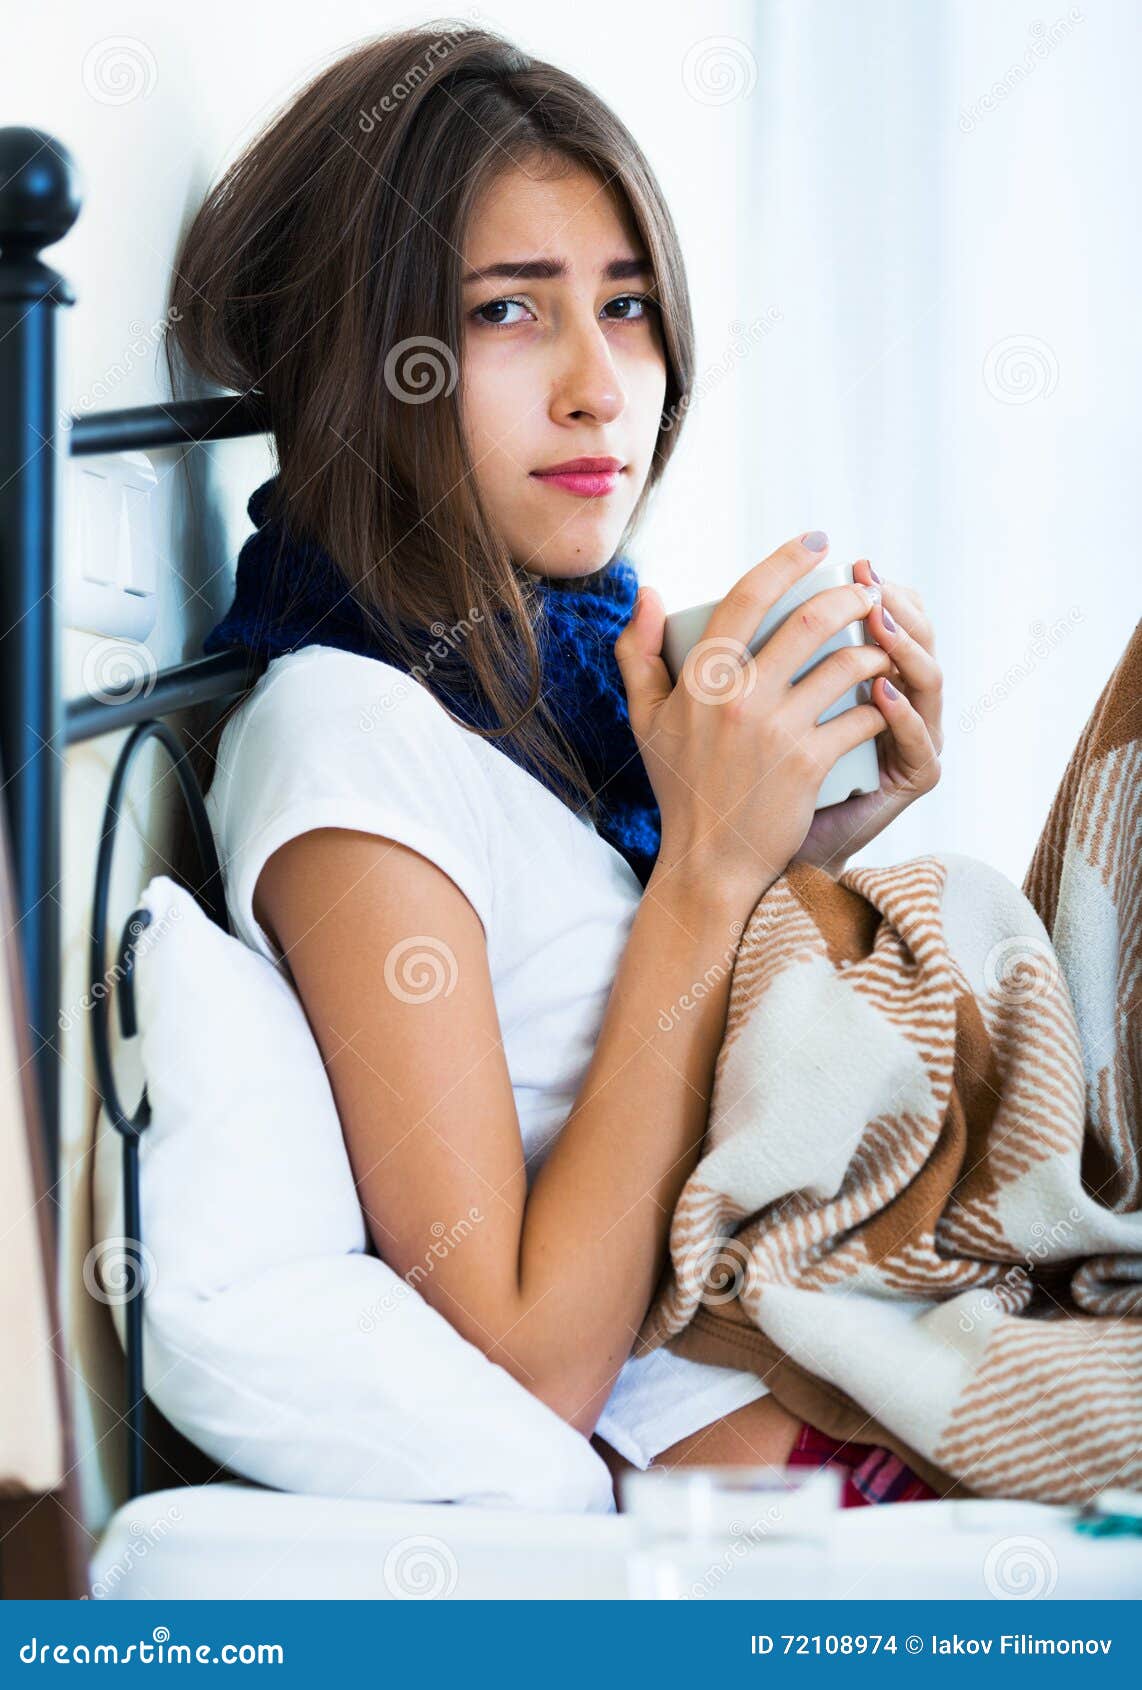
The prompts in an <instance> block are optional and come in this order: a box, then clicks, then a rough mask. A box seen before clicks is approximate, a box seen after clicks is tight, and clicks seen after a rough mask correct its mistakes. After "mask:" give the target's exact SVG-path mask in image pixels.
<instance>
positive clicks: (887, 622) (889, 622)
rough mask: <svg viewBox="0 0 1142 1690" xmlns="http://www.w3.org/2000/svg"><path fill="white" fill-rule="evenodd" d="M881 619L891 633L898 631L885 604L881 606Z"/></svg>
mask: <svg viewBox="0 0 1142 1690" xmlns="http://www.w3.org/2000/svg"><path fill="white" fill-rule="evenodd" d="M880 620H881V621H882V622H883V623H884V626H885V627H886V628H887V629H888V632H889V633H890V634H894V633H895V632H896V623H895V622H894V621H893V620H892V618H891V616H890V615H889V614H888V612H887V610H885V608H884V606H883V605H881V607H880Z"/></svg>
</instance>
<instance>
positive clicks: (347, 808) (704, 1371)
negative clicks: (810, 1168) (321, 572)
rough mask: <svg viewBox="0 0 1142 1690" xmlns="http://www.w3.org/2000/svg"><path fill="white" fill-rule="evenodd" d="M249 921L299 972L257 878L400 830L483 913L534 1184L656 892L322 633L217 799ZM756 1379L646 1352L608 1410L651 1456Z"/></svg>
mask: <svg viewBox="0 0 1142 1690" xmlns="http://www.w3.org/2000/svg"><path fill="white" fill-rule="evenodd" d="M206 808H207V813H208V815H209V818H210V823H211V827H212V829H213V832H214V838H215V842H216V844H217V848H218V854H219V857H220V859H221V862H222V870H223V878H224V882H225V888H226V898H227V904H228V907H229V912H230V918H231V921H232V923H233V926H234V931H235V933H236V934H237V935H238V937H239V938H240V939H242V940H243V941H244V942H245V943H246V944H247V945H250V946H251V947H253V949H255V950H257V951H259V952H260V953H261V954H262V955H263V956H265V957H267V958H268V959H269V960H270V961H271V962H273V963H274V964H275V966H276V967H278V968H279V969H280V970H281V971H282V973H283V974H285V975H286V977H287V978H288V977H289V976H288V968H287V966H286V964H285V963H284V961H283V960H282V958H281V956H280V953H279V952H278V951H277V948H276V947H275V946H274V945H273V943H272V942H271V940H270V939H269V937H268V935H267V934H266V932H265V931H264V929H263V928H262V927H261V926H260V925H259V924H258V923H257V922H256V921H255V919H254V914H253V909H252V900H253V893H254V887H255V885H256V883H257V879H258V875H259V873H260V871H261V869H262V866H263V864H264V863H265V862H266V860H267V859H268V858H269V857H270V856H271V855H272V854H273V852H274V851H276V850H277V848H278V846H279V845H282V844H284V843H285V841H286V840H287V839H292V838H294V837H295V836H296V835H297V834H301V833H305V832H307V831H308V830H310V829H311V828H319V827H344V828H353V829H356V830H358V831H363V832H366V833H376V834H380V835H383V836H384V837H386V838H389V839H395V840H397V841H398V842H399V843H401V844H403V845H407V846H409V847H410V848H411V849H412V850H415V851H417V852H419V853H420V855H422V856H424V857H427V858H428V859H429V860H430V861H431V862H434V863H436V864H437V865H438V866H439V867H440V868H441V869H442V870H443V871H444V873H445V874H447V875H448V876H449V878H450V879H451V880H452V881H454V882H455V884H456V885H457V886H458V887H459V888H460V890H461V892H463V893H464V895H465V897H466V898H467V899H468V901H469V902H470V903H471V905H472V907H473V908H474V910H475V911H476V914H477V915H478V916H479V918H480V921H481V923H482V925H483V928H484V932H485V935H486V939H487V945H488V959H489V964H490V972H491V979H492V987H493V991H494V995H495V1001H496V1009H497V1013H498V1016H499V1022H500V1030H501V1034H502V1038H503V1047H504V1054H505V1057H506V1060H507V1066H508V1071H509V1074H510V1076H511V1083H512V1091H513V1093H514V1096H515V1104H516V1111H517V1113H518V1116H519V1127H520V1134H521V1137H522V1141H523V1151H524V1157H525V1163H526V1171H527V1183H528V1185H529V1186H530V1184H531V1182H532V1180H533V1179H534V1177H535V1175H536V1173H537V1172H538V1170H539V1168H540V1167H541V1166H542V1164H543V1162H544V1159H545V1157H546V1155H547V1152H548V1150H549V1149H550V1147H551V1145H552V1143H553V1142H554V1140H555V1138H556V1136H557V1135H558V1133H559V1131H560V1129H561V1127H562V1126H563V1124H564V1122H565V1121H566V1119H567V1116H568V1115H569V1114H570V1112H571V1107H572V1105H573V1103H574V1101H575V1098H576V1095H577V1094H578V1091H579V1087H580V1085H581V1083H582V1080H583V1076H584V1073H585V1071H586V1068H587V1065H588V1063H589V1062H590V1059H591V1054H592V1052H593V1050H594V1047H595V1043H596V1040H597V1038H598V1034H599V1028H600V1025H601V1022H602V1019H603V1013H604V1010H605V1008H606V1004H607V998H608V995H609V993H610V989H611V984H612V982H613V979H614V975H615V970H616V968H617V965H618V962H619V958H620V957H621V955H622V952H623V948H624V946H625V944H626V940H627V935H628V932H629V929H630V923H631V918H632V917H633V915H634V912H635V909H636V908H637V906H638V902H639V899H640V897H641V895H642V888H641V886H640V884H639V881H638V877H637V876H636V875H635V873H634V871H633V869H632V868H631V867H630V865H629V863H627V861H626V859H625V858H624V857H623V856H622V854H621V853H620V852H618V851H616V850H615V849H614V847H613V846H611V845H610V844H609V843H608V842H607V841H606V840H605V839H603V838H602V837H601V836H600V835H599V834H598V833H597V832H596V830H595V828H594V826H593V825H592V823H591V821H590V820H589V818H587V817H586V816H583V815H579V814H576V812H575V811H573V810H572V809H570V808H569V807H568V806H567V805H566V804H564V803H563V802H562V800H561V799H559V798H557V797H556V796H555V794H554V793H552V792H550V791H548V789H547V788H546V787H545V786H544V785H543V784H542V782H541V781H538V780H536V779H535V778H534V777H533V776H532V775H530V774H529V773H528V772H527V771H526V770H525V769H521V768H520V767H519V765H518V764H517V763H515V762H513V761H512V759H511V758H510V757H508V756H507V755H506V753H504V752H503V751H501V750H500V749H499V748H498V747H497V746H495V745H494V744H491V743H489V742H488V741H487V740H483V739H481V738H480V737H479V736H478V735H476V734H474V733H470V732H469V731H468V730H467V729H466V728H464V727H463V726H462V725H461V724H459V723H458V722H456V721H454V720H453V719H452V718H451V717H450V716H449V714H448V712H447V711H446V710H445V709H444V707H443V706H442V705H441V704H440V703H439V702H438V700H437V699H435V698H434V697H433V696H432V694H431V693H430V692H429V691H428V689H427V688H426V687H425V686H423V685H421V683H420V682H418V681H416V680H414V679H413V678H412V677H411V676H409V675H407V674H405V673H404V672H403V671H402V670H400V669H398V668H395V667H394V666H392V665H391V664H388V663H384V662H381V661H380V660H379V659H376V658H371V657H361V656H358V655H356V654H355V653H353V652H347V651H342V650H341V649H339V648H338V647H334V646H323V645H309V646H304V647H302V648H301V649H300V650H298V651H295V652H289V653H287V654H285V655H283V656H281V657H276V658H274V659H272V661H271V662H270V663H269V664H268V665H267V667H266V670H265V672H264V674H262V676H261V677H260V678H259V680H258V681H257V683H256V684H255V686H254V687H253V689H252V691H251V692H250V694H249V695H248V697H247V698H246V699H244V700H243V702H242V703H241V705H239V707H238V708H237V709H236V711H235V712H234V714H233V715H232V717H231V718H230V720H229V721H228V722H227V724H226V727H225V729H224V731H223V733H222V737H221V740H220V742H219V745H218V751H217V769H216V772H215V776H214V779H213V781H212V783H211V786H210V791H209V793H208V795H207V800H206ZM766 1390H767V1387H766V1386H765V1385H764V1384H763V1383H762V1381H761V1380H760V1379H759V1378H758V1377H757V1376H756V1375H755V1374H753V1373H749V1372H744V1371H740V1370H739V1369H737V1368H728V1367H711V1366H708V1365H706V1364H704V1363H697V1362H692V1361H687V1360H685V1359H684V1358H683V1357H680V1356H675V1355H673V1354H671V1353H670V1352H669V1351H665V1350H655V1351H652V1352H651V1353H650V1354H649V1355H647V1356H644V1357H639V1358H634V1357H632V1358H630V1359H629V1360H628V1361H627V1362H626V1363H625V1365H624V1366H623V1368H622V1369H621V1371H620V1373H619V1375H618V1377H617V1378H616V1381H615V1385H614V1388H613V1390H612V1393H611V1396H610V1398H609V1399H608V1401H607V1404H606V1406H605V1408H604V1411H603V1414H602V1416H601V1418H600V1420H599V1422H598V1431H599V1434H600V1436H601V1437H603V1438H605V1439H606V1440H607V1442H608V1443H610V1444H611V1445H612V1447H613V1448H615V1449H617V1450H618V1451H619V1453H620V1454H621V1455H624V1456H625V1457H626V1458H627V1460H629V1461H632V1462H634V1464H635V1465H636V1466H638V1467H646V1466H648V1465H649V1464H650V1462H651V1461H652V1460H653V1459H654V1457H655V1455H657V1454H658V1453H659V1452H660V1451H661V1450H663V1449H666V1448H667V1447H668V1446H669V1445H670V1444H672V1443H675V1442H676V1441H677V1440H678V1439H679V1438H682V1437H685V1436H686V1435H687V1434H688V1433H690V1432H693V1431H696V1430H697V1429H698V1428H699V1427H701V1426H705V1425H708V1424H709V1423H710V1422H711V1421H712V1420H716V1419H718V1418H720V1417H721V1416H722V1415H724V1414H728V1413H729V1412H730V1411H731V1410H732V1409H734V1408H738V1407H740V1406H741V1405H742V1404H744V1403H747V1402H751V1401H753V1400H754V1399H755V1398H756V1397H759V1396H763V1395H765V1393H766Z"/></svg>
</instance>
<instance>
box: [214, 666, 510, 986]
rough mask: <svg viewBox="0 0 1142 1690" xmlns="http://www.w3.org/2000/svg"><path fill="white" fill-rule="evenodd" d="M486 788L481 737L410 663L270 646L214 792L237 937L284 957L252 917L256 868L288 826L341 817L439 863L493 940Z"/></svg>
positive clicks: (301, 828) (236, 720) (336, 823)
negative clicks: (273, 654) (271, 653)
mask: <svg viewBox="0 0 1142 1690" xmlns="http://www.w3.org/2000/svg"><path fill="white" fill-rule="evenodd" d="M489 799H490V793H489V787H488V782H487V779H486V776H485V774H484V772H483V770H482V768H481V765H480V763H479V761H478V760H477V758H476V756H475V755H474V741H473V736H472V735H470V734H469V732H468V730H467V729H466V728H464V727H462V726H461V725H460V724H459V723H458V722H455V721H454V720H453V719H452V718H451V717H450V716H449V714H448V712H447V711H446V710H445V708H444V706H443V705H442V704H440V703H439V701H438V700H437V699H435V698H434V697H433V696H432V694H431V693H430V692H429V691H428V689H427V688H426V687H424V686H423V685H422V684H421V683H420V682H418V681H416V680H414V679H413V678H412V677H411V676H409V675H407V674H405V673H404V672H403V671H402V670H400V669H397V668H395V667H394V666H393V665H391V664H388V663H384V662H381V661H380V660H379V659H375V658H370V657H363V656H360V655H358V654H357V653H355V652H348V651H342V650H340V649H339V648H336V647H333V646H305V647H303V648H301V649H300V650H298V651H296V652H289V653H286V654H285V655H283V656H281V657H277V658H274V659H273V661H272V662H271V663H270V664H269V665H268V666H267V668H266V670H265V672H264V674H263V675H262V676H261V677H260V678H259V680H258V681H257V683H256V685H255V686H254V688H253V689H252V691H251V693H250V695H249V696H248V697H247V698H246V699H244V700H243V701H242V703H241V704H240V705H239V706H238V709H237V710H236V711H235V713H234V716H233V718H232V719H231V721H229V722H228V723H227V725H226V727H225V729H224V730H223V733H222V736H221V739H220V741H219V744H218V751H217V759H216V770H215V775H214V779H213V781H212V783H211V786H210V790H209V792H208V794H207V799H206V807H207V814H208V816H209V818H210V824H211V827H212V829H213V832H214V838H215V843H216V845H217V848H218V853H219V857H220V859H221V862H222V872H223V880H224V884H225V889H226V899H227V905H228V908H229V911H230V917H231V920H232V922H233V924H234V929H235V931H236V933H237V934H238V937H239V938H241V939H242V940H243V941H244V942H245V943H246V944H248V945H250V946H252V947H253V948H254V949H255V950H257V951H260V952H261V954H262V955H263V956H265V957H268V958H269V960H270V961H271V962H274V963H275V964H277V963H280V960H281V958H280V953H279V952H278V950H277V948H276V947H275V946H274V944H273V942H272V941H271V939H270V937H269V935H268V934H267V933H266V932H265V930H264V928H262V927H261V926H260V924H259V923H258V922H257V921H255V919H254V912H253V897H254V888H255V886H256V885H257V880H258V875H259V874H260V873H261V870H262V867H263V865H264V864H265V863H266V861H267V860H268V859H269V858H270V857H271V856H272V855H273V853H274V852H275V851H276V850H277V849H278V847H279V846H280V845H284V844H285V843H286V841H287V840H288V839H292V838H294V837H296V836H297V835H299V834H302V833H307V832H309V831H310V830H311V829H313V828H319V827H344V828H352V829H355V830H357V831H359V832H364V833H375V834H380V835H382V836H384V837H385V838H388V839H394V840H396V841H397V842H398V843H400V844H402V845H407V846H408V847H409V848H410V849H412V850H414V851H417V852H418V853H419V854H420V855H421V856H423V857H427V858H428V860H429V861H430V862H433V863H435V864H436V865H437V867H439V868H440V869H441V870H442V871H443V872H444V873H445V874H446V875H448V877H449V879H450V880H452V881H453V882H454V883H455V884H456V885H457V886H458V887H459V889H460V891H461V892H463V894H464V896H465V897H466V898H467V899H468V901H469V903H470V904H471V905H472V907H473V909H474V910H475V911H476V914H477V916H478V917H479V918H480V922H481V924H482V925H483V928H484V933H485V936H486V937H488V938H489V939H490V934H491V923H492V901H493V900H492V877H491V873H490V866H489V865H490V862H491V859H492V853H491V850H490V843H489V827H490V825H491V822H492V814H491V808H490V803H489Z"/></svg>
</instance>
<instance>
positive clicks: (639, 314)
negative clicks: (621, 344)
mask: <svg viewBox="0 0 1142 1690" xmlns="http://www.w3.org/2000/svg"><path fill="white" fill-rule="evenodd" d="M655 303H656V301H655V300H653V299H652V298H651V297H650V295H649V294H648V293H623V294H620V295H619V297H618V299H612V300H609V301H608V302H607V304H606V305H604V306H603V310H604V311H610V310H611V309H612V307H616V306H621V307H622V308H623V309H622V311H621V314H620V315H619V316H618V317H612V318H611V321H612V322H613V323H638V322H641V321H642V320H643V318H645V317H648V316H649V315H650V311H651V309H652V308H653V306H654V305H655ZM632 307H633V309H632Z"/></svg>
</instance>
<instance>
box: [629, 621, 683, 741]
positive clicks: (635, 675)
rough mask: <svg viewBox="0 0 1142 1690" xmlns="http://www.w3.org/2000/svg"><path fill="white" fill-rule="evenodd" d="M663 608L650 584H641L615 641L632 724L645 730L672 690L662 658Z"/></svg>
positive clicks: (664, 624)
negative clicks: (642, 585)
mask: <svg viewBox="0 0 1142 1690" xmlns="http://www.w3.org/2000/svg"><path fill="white" fill-rule="evenodd" d="M665 627H666V610H665V607H664V605H663V603H662V600H661V599H660V598H659V596H658V594H657V592H656V591H655V589H654V588H653V587H640V588H639V590H638V597H637V598H636V599H635V603H634V609H633V610H632V611H631V614H630V620H629V621H628V622H627V624H626V627H625V628H624V629H623V630H622V633H621V634H620V635H619V637H618V639H617V640H616V641H615V644H614V653H615V661H616V663H617V664H618V666H619V671H620V673H621V675H622V680H623V686H624V687H625V689H626V695H627V706H628V709H629V712H630V719H631V725H632V726H633V727H635V728H637V729H638V730H639V732H640V733H642V734H644V735H645V733H646V732H647V731H648V730H649V726H650V721H651V717H652V716H653V713H654V710H655V708H656V707H657V706H658V705H659V704H661V702H662V700H663V699H664V698H667V697H669V695H670V693H671V692H672V691H673V690H674V683H673V682H672V681H671V679H670V673H669V671H668V669H667V667H666V664H665V663H664V661H663V659H662V633H663V629H664V628H665Z"/></svg>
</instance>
